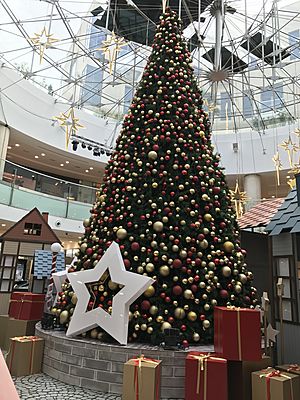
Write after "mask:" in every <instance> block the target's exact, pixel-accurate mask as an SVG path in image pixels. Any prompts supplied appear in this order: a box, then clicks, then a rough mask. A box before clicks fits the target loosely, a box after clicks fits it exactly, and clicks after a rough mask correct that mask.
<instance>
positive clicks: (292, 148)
mask: <svg viewBox="0 0 300 400" xmlns="http://www.w3.org/2000/svg"><path fill="white" fill-rule="evenodd" d="M279 146H280V147H282V148H283V149H284V151H286V152H287V154H288V158H289V163H290V167H292V166H293V158H294V154H295V153H297V151H298V150H300V148H299V146H297V144H296V143H294V142H293V141H292V139H291V136H290V135H289V138H288V140H284V141H283V142H282V143H281V144H280V145H279Z"/></svg>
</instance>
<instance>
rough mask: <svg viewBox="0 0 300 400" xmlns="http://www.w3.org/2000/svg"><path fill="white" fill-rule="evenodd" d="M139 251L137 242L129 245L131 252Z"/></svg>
mask: <svg viewBox="0 0 300 400" xmlns="http://www.w3.org/2000/svg"><path fill="white" fill-rule="evenodd" d="M139 249H140V244H139V243H138V242H133V243H131V250H132V251H138V250H139Z"/></svg>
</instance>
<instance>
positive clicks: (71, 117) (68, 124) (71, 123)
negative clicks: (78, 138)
mask: <svg viewBox="0 0 300 400" xmlns="http://www.w3.org/2000/svg"><path fill="white" fill-rule="evenodd" d="M54 119H57V120H58V121H59V126H62V127H63V128H64V129H65V133H66V148H68V146H69V142H70V137H71V136H72V135H76V133H77V131H78V129H80V128H84V126H83V125H81V124H80V123H79V118H76V117H75V112H74V108H73V107H71V108H70V109H69V111H66V112H64V113H60V115H59V116H58V117H54Z"/></svg>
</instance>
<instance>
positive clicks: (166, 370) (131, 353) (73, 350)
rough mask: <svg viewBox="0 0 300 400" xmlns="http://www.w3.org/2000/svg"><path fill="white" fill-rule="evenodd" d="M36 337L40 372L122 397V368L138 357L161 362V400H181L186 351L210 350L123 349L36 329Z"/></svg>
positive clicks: (210, 348)
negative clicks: (39, 341) (40, 343)
mask: <svg viewBox="0 0 300 400" xmlns="http://www.w3.org/2000/svg"><path fill="white" fill-rule="evenodd" d="M36 335H37V336H40V337H42V338H44V339H45V351H44V360H43V372H44V373H45V374H47V375H49V376H51V377H52V378H54V379H57V380H60V381H62V382H65V383H68V384H71V385H75V386H80V387H84V388H88V389H91V390H96V391H99V392H105V393H112V394H122V380H123V365H124V363H125V362H126V361H127V360H129V359H130V358H135V357H137V356H139V355H141V354H144V355H145V357H150V358H155V359H159V360H162V378H161V399H164V400H171V399H172V400H175V399H177V400H181V399H184V380H185V369H184V364H185V358H186V355H187V352H188V351H190V350H195V351H201V352H213V346H197V347H196V346H193V347H191V348H190V349H189V350H178V351H170V350H163V349H161V348H160V347H155V346H150V345H144V344H140V343H130V344H128V345H127V346H121V345H118V344H108V343H104V342H100V341H99V340H97V341H96V340H92V339H84V338H80V337H78V338H74V339H73V338H72V339H70V338H67V337H66V335H65V333H64V332H56V331H44V330H42V329H41V326H40V324H37V325H36Z"/></svg>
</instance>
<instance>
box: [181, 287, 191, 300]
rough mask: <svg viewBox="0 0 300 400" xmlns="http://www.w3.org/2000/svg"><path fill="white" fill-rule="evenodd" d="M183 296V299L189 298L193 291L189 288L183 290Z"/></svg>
mask: <svg viewBox="0 0 300 400" xmlns="http://www.w3.org/2000/svg"><path fill="white" fill-rule="evenodd" d="M183 296H184V298H185V299H191V298H192V297H193V292H192V291H191V290H190V289H186V290H185V291H184V292H183Z"/></svg>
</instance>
